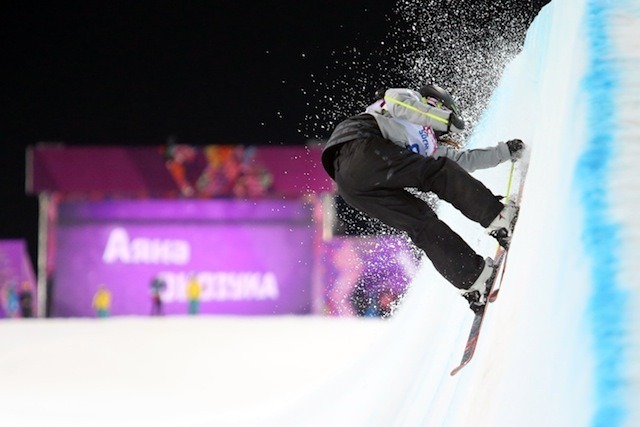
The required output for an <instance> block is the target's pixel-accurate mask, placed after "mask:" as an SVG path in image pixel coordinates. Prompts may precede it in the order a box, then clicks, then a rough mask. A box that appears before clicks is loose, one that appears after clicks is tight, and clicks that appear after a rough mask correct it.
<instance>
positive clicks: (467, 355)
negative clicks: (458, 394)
mask: <svg viewBox="0 0 640 427" xmlns="http://www.w3.org/2000/svg"><path fill="white" fill-rule="evenodd" d="M505 255H506V251H505V250H504V249H503V248H502V247H500V248H498V251H497V252H496V256H495V258H494V259H495V263H496V270H495V274H494V276H493V280H492V281H491V285H490V287H489V292H488V295H491V292H492V290H493V287H494V285H495V283H496V281H497V279H498V276H499V273H500V269H501V268H502V266H503V262H504V259H505ZM488 307H489V304H488V303H486V304H485V305H484V306H483V307H482V309H481V310H480V311H478V312H477V313H476V314H475V316H474V317H473V323H472V324H471V331H470V332H469V338H467V344H466V345H465V347H464V353H463V354H462V360H461V361H460V365H458V366H457V367H456V368H455V369H454V370H453V371H451V375H455V374H457V373H458V372H460V370H461V369H462V368H464V367H465V366H467V364H468V363H469V362H470V361H471V358H472V357H473V354H474V353H475V351H476V346H477V345H478V337H479V336H480V330H481V329H482V323H483V322H484V316H485V314H486V312H487V308H488Z"/></svg>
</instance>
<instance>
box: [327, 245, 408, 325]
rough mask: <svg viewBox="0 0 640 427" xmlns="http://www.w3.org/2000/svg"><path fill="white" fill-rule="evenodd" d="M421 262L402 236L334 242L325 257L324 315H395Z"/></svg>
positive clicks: (329, 246) (328, 246) (328, 247)
mask: <svg viewBox="0 0 640 427" xmlns="http://www.w3.org/2000/svg"><path fill="white" fill-rule="evenodd" d="M418 262H419V260H418V258H417V256H416V254H415V252H414V251H413V249H412V246H411V245H410V244H409V242H408V241H407V240H406V239H405V238H404V237H401V236H372V237H338V238H334V239H332V240H331V241H330V242H327V243H326V244H325V246H324V253H323V262H322V264H323V265H324V268H325V270H324V275H323V276H324V277H323V279H322V280H323V282H324V283H325V284H326V285H325V286H326V291H325V296H324V297H325V307H324V311H325V312H326V314H330V315H334V316H373V317H378V316H381V317H387V316H389V315H391V314H392V312H393V309H394V308H395V306H396V304H397V303H398V302H399V300H400V299H401V298H402V296H403V295H404V293H405V291H406V289H407V286H408V285H409V283H410V282H411V280H412V279H413V277H414V276H415V273H416V271H417V268H418Z"/></svg>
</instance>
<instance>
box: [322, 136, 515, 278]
mask: <svg viewBox="0 0 640 427" xmlns="http://www.w3.org/2000/svg"><path fill="white" fill-rule="evenodd" d="M334 166H335V170H336V174H335V180H336V183H337V184H338V192H339V194H340V195H341V196H342V198H343V199H344V200H345V201H346V202H347V203H348V204H349V205H351V206H353V207H354V208H356V209H358V210H361V211H362V212H364V213H366V214H368V215H370V216H372V217H374V218H377V219H379V220H380V221H382V222H384V223H385V224H387V225H389V226H391V227H393V228H396V229H399V230H403V231H406V232H407V233H408V235H409V237H410V238H411V240H412V241H413V242H414V243H415V245H416V246H418V247H419V248H420V249H422V250H423V251H424V252H425V253H426V255H427V257H428V258H429V259H430V260H431V262H433V265H434V267H435V268H436V270H438V272H440V274H442V276H444V277H445V278H446V279H447V280H448V281H449V282H451V283H452V284H453V285H454V286H455V287H457V288H460V289H468V288H469V287H470V286H471V285H472V284H473V283H474V282H475V281H476V279H477V278H478V276H479V275H480V273H481V271H482V269H483V268H484V259H483V258H482V257H481V256H480V255H478V254H477V253H476V252H475V251H474V250H473V249H471V247H469V245H468V244H467V243H466V242H465V241H464V240H463V239H462V238H461V237H460V236H459V235H458V234H457V233H456V232H454V231H453V230H452V229H451V228H449V226H448V225H447V224H445V223H444V222H442V221H441V220H439V219H438V217H437V215H436V213H435V212H434V211H433V210H432V209H431V208H430V207H429V205H428V204H427V203H425V202H424V201H423V200H420V199H419V198H417V197H415V196H414V195H412V194H410V193H409V192H407V191H406V190H405V188H406V187H410V188H411V187H412V188H416V189H418V190H420V191H425V192H426V191H430V192H433V193H435V194H436V195H437V196H438V197H439V198H440V199H442V200H445V201H447V202H449V203H451V204H452V205H453V206H454V207H456V208H457V209H458V210H459V211H460V212H462V214H464V215H465V216H466V217H467V218H469V219H471V220H473V221H475V222H478V223H480V224H481V225H482V226H483V227H487V226H489V224H490V223H491V222H492V221H493V220H494V219H495V217H496V216H498V214H499V213H500V211H501V210H502V208H503V207H504V205H503V204H502V203H501V202H500V201H499V200H498V198H496V196H494V195H493V193H491V191H490V190H489V189H488V188H487V187H485V186H484V184H482V183H481V182H480V181H478V180H477V179H475V178H473V177H472V176H471V175H469V173H468V172H467V171H465V170H464V169H462V167H460V166H459V165H458V164H457V163H456V162H454V161H453V160H450V159H447V158H439V159H434V158H432V157H423V156H421V155H419V154H416V153H413V152H411V151H410V150H408V149H406V148H403V147H400V146H398V145H395V144H393V143H392V142H391V141H389V140H386V139H384V138H382V137H380V136H369V137H366V138H361V139H356V140H353V141H350V142H347V143H345V144H343V145H342V146H341V147H340V149H339V150H338V151H337V153H336V156H335V160H334Z"/></svg>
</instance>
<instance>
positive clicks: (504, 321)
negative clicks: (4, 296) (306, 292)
mask: <svg viewBox="0 0 640 427" xmlns="http://www.w3.org/2000/svg"><path fill="white" fill-rule="evenodd" d="M611 3H613V2H607V1H604V0H603V1H598V0H554V1H553V2H552V3H551V4H550V5H548V6H546V7H545V8H544V9H543V10H542V12H541V13H540V15H539V16H538V18H536V20H535V21H534V23H533V25H532V27H531V29H530V31H529V33H528V36H527V40H526V44H525V48H524V50H523V52H522V53H521V54H520V55H519V56H518V57H517V58H516V59H515V60H514V61H513V62H512V63H511V64H510V65H509V66H508V67H507V69H506V70H505V72H504V74H503V77H502V79H501V83H500V85H499V87H498V89H497V90H496V91H495V93H494V95H493V98H492V100H491V103H490V106H489V108H488V109H487V111H486V113H485V115H484V117H483V119H482V121H481V123H480V125H479V126H478V128H477V130H476V132H475V133H474V135H473V137H472V141H471V144H472V146H478V147H480V146H485V145H491V144H494V143H495V142H496V141H498V140H505V139H510V138H514V137H519V138H522V139H523V140H525V142H527V143H528V144H529V146H530V147H531V166H530V169H529V175H528V180H527V184H526V188H525V193H524V197H523V200H522V210H521V215H520V219H519V223H518V230H517V238H515V240H514V242H513V245H512V248H511V254H510V257H509V268H508V270H507V273H506V276H505V281H504V285H503V286H504V288H503V290H502V292H501V295H500V299H499V300H498V302H497V303H496V304H494V305H492V307H491V309H490V312H489V314H488V317H487V319H486V323H485V326H484V328H485V329H484V331H483V334H482V337H481V340H480V342H479V345H478V349H477V352H476V356H475V358H474V360H473V361H472V363H471V364H470V365H469V366H467V367H466V368H464V369H463V370H462V371H461V372H460V373H459V374H458V375H457V376H455V377H451V376H450V375H449V372H450V371H451V369H452V368H453V367H455V366H456V365H457V363H458V362H459V359H460V357H461V355H462V349H463V346H464V343H465V341H466V336H467V334H468V330H469V326H470V323H471V318H472V315H471V312H470V311H469V309H468V308H467V307H466V305H465V303H464V300H463V299H462V298H461V297H460V296H459V295H458V294H457V293H456V291H455V289H454V288H453V287H452V286H450V285H449V284H448V283H447V282H445V281H444V279H442V278H441V277H439V276H438V275H437V273H436V272H435V271H434V270H433V268H432V267H431V265H430V264H429V262H428V261H426V260H425V261H424V263H423V265H422V267H421V269H420V271H419V273H418V275H417V277H416V278H415V280H414V282H413V285H412V287H411V289H410V291H409V293H408V295H407V297H406V299H405V301H404V302H403V305H402V306H401V308H400V310H399V311H398V313H397V314H396V315H395V316H394V318H393V319H391V320H389V321H383V320H372V319H367V320H361V319H336V318H319V317H275V318H274V317H271V318H270V317H254V318H252V317H205V318H197V319H195V318H181V317H172V318H164V319H147V318H114V319H107V320H86V319H85V320H34V321H11V322H3V323H1V324H0V423H1V425H3V426H4V425H6V426H11V427H13V426H16V427H22V426H53V427H57V426H65V427H75V426H99V427H101V426H119V427H127V426H157V427H165V426H166V427H177V426H180V427H182V426H185V427H191V426H193V427H196V426H197V427H200V426H203V427H204V426H384V427H387V426H463V427H464V426H541V425H544V426H587V425H594V426H605V425H607V426H617V425H629V426H633V425H640V414H639V409H638V407H640V405H638V403H640V351H638V348H639V342H640V340H639V339H638V337H640V327H639V326H638V325H640V319H639V316H640V314H638V313H640V310H639V308H640V284H639V283H638V279H637V275H634V270H637V269H634V262H635V261H636V260H635V257H634V256H635V255H637V254H639V253H640V219H639V218H638V215H637V214H636V212H637V207H638V206H640V198H639V196H638V195H639V194H640V192H638V190H637V184H635V183H634V178H637V172H636V171H635V167H636V163H637V161H635V160H636V159H638V158H639V157H640V150H639V149H638V147H639V145H638V140H639V136H640V123H639V120H640V119H638V117H640V114H639V113H640V111H639V110H640V102H638V99H639V95H640V81H639V79H640V77H638V76H637V74H638V73H637V70H638V69H640V67H639V65H640V64H639V61H640V44H639V43H638V40H640V34H638V33H639V29H640V7H639V5H638V2H637V0H635V1H632V0H623V1H620V2H616V3H617V4H616V5H612V4H611ZM602 82H604V83H602ZM596 89H597V90H596ZM603 90H604V92H603ZM607 91H608V92H607ZM598 126H601V127H602V128H604V129H600V131H601V132H605V133H606V135H601V134H600V133H598V132H595V130H597V129H598ZM607 135H610V136H607ZM598 149H602V150H603V151H598ZM508 168H509V166H508V165H503V166H501V167H499V168H497V169H495V170H491V171H485V172H483V173H477V174H476V176H477V177H478V178H480V179H481V180H482V181H483V182H485V183H486V184H487V185H488V186H489V187H490V188H492V190H494V192H496V193H503V192H504V189H505V186H506V178H507V175H508V172H509V171H508ZM440 214H441V217H442V218H444V219H445V220H446V221H447V222H448V223H450V224H451V225H452V226H453V228H454V229H456V230H457V231H459V232H460V233H461V234H462V235H463V236H464V237H465V239H466V240H467V241H468V242H470V244H472V245H473V246H474V247H475V248H476V249H477V250H478V251H479V252H481V253H483V254H486V255H491V254H492V253H493V252H494V250H495V242H493V241H491V239H489V238H488V237H486V236H485V235H483V231H482V230H481V228H480V227H479V226H478V225H475V224H472V223H470V222H469V221H468V220H466V219H465V218H463V217H462V216H461V215H459V214H458V213H457V212H456V211H455V210H454V209H452V208H451V207H448V206H443V207H442V209H441V212H440ZM603 230H604V232H603ZM603 266H604V267H606V268H604V269H603V268H602V267H603ZM603 272H604V273H606V274H603ZM603 291H604V292H603ZM603 295H604V296H605V297H604V298H602V296H603ZM609 297H610V298H609Z"/></svg>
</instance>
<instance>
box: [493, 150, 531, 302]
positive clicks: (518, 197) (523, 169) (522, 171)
mask: <svg viewBox="0 0 640 427" xmlns="http://www.w3.org/2000/svg"><path fill="white" fill-rule="evenodd" d="M524 160H526V161H525V162H524V163H521V167H520V171H519V172H520V182H519V188H518V192H517V193H516V194H515V195H514V196H512V198H515V200H516V204H517V205H518V206H520V202H521V200H522V192H523V190H524V183H525V179H526V178H527V171H528V170H529V156H527V158H526V159H524ZM517 225H518V223H517V221H516V223H515V224H514V226H513V230H512V231H511V235H512V236H513V234H514V233H515V228H516V226H517ZM508 256H509V251H505V255H504V261H503V266H502V272H501V273H500V280H499V281H498V282H497V283H496V286H495V289H493V290H492V291H491V292H490V293H489V298H488V300H489V302H490V303H491V302H495V301H496V300H497V299H498V293H499V292H500V289H502V281H503V280H504V273H505V271H506V269H507V258H508Z"/></svg>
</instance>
